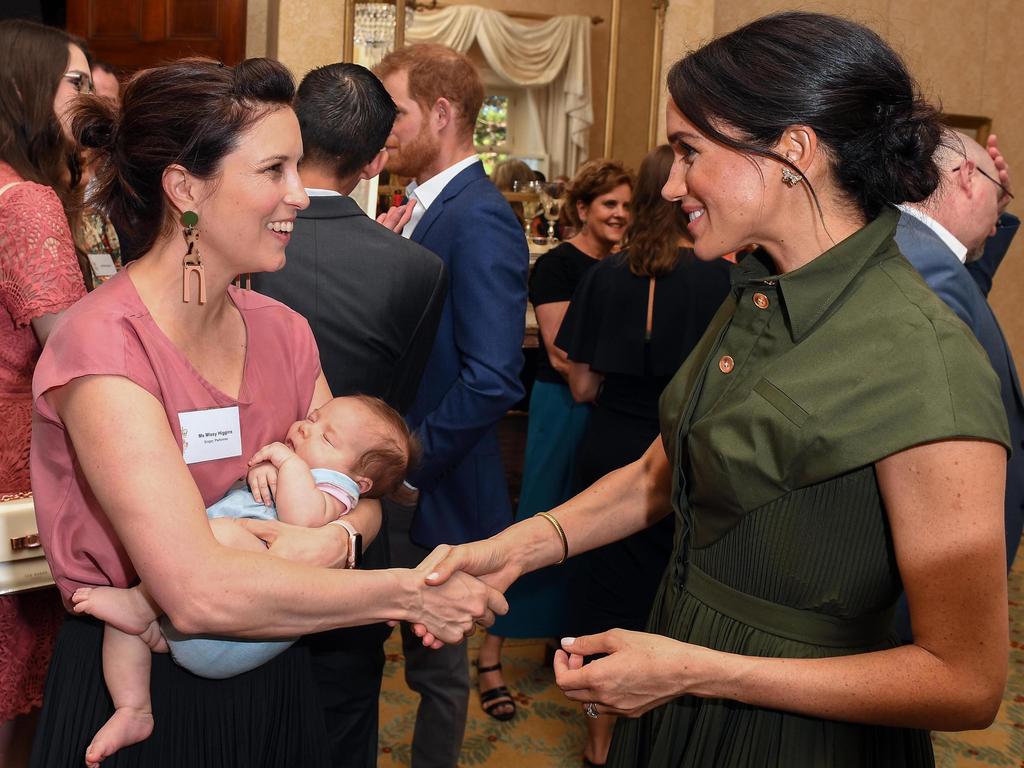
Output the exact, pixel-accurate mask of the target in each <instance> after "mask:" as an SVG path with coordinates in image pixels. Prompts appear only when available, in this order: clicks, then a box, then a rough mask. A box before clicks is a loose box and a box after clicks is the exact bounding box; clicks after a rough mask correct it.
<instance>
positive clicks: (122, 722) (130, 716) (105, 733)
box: [85, 707, 153, 768]
mask: <svg viewBox="0 0 1024 768" xmlns="http://www.w3.org/2000/svg"><path fill="white" fill-rule="evenodd" d="M152 733H153V713H152V712H148V711H143V710H141V709H132V708H130V707H120V708H119V709H115V710H114V714H113V715H111V716H110V719H109V720H107V722H106V723H105V724H104V726H103V727H102V728H100V729H99V731H98V732H97V733H96V735H95V736H94V737H93V740H92V744H90V745H89V746H88V747H86V749H85V764H86V765H87V766H88V768H97V766H98V765H99V764H100V763H101V762H103V760H105V759H106V758H108V757H110V756H111V755H112V754H114V753H115V752H117V750H119V749H121V748H122V747H127V746H130V745H132V744H138V743H139V742H140V741H144V740H145V739H148V738H149V736H150V734H152Z"/></svg>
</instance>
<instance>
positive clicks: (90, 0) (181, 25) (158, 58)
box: [67, 0, 246, 72]
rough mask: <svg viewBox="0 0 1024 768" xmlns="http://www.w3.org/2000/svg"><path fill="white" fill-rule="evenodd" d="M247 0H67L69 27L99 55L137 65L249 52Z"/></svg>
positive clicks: (234, 58) (226, 58)
mask: <svg viewBox="0 0 1024 768" xmlns="http://www.w3.org/2000/svg"><path fill="white" fill-rule="evenodd" d="M245 3H246V0H67V28H68V31H69V32H71V33H72V34H74V35H78V36H79V37H82V38H84V39H85V41H86V43H87V44H88V46H89V49H90V51H92V53H93V55H94V56H95V57H96V58H97V59H101V60H103V61H106V62H109V63H110V64H113V65H114V66H115V67H119V68H121V69H123V70H125V71H128V72H130V71H134V70H136V69H142V68H144V67H150V66H153V65H154V64H160V63H162V62H165V61H169V60H171V59H177V58H180V57H182V56H210V57H212V58H215V59H217V60H219V61H223V62H224V63H225V64H231V65H233V64H237V63H238V62H239V61H241V60H242V59H243V58H245Z"/></svg>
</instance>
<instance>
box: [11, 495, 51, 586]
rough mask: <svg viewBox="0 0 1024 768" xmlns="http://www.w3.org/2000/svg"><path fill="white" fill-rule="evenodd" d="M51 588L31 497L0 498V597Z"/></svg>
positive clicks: (48, 570)
mask: <svg viewBox="0 0 1024 768" xmlns="http://www.w3.org/2000/svg"><path fill="white" fill-rule="evenodd" d="M51 584H53V576H52V575H50V566H49V565H48V564H47V562H46V557H45V556H44V555H43V547H42V544H40V542H39V528H38V527H37V526H36V513H35V508H34V507H33V506H32V494H30V493H16V494H2V495H0V595H9V594H12V593H14V592H26V591H28V590H30V589H39V588H40V587H46V586H49V585H51Z"/></svg>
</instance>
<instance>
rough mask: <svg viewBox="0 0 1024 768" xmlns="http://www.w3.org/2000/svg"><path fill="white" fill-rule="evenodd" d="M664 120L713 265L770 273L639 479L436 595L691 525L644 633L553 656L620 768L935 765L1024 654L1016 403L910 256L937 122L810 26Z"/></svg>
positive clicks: (693, 222)
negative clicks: (903, 215)
mask: <svg viewBox="0 0 1024 768" xmlns="http://www.w3.org/2000/svg"><path fill="white" fill-rule="evenodd" d="M669 90H670V92H671V96H672V99H671V101H670V103H669V106H668V115H667V127H668V133H669V143H670V144H671V145H672V146H673V148H674V150H675V153H676V163H675V165H674V166H673V172H672V175H671V176H670V178H669V181H668V183H667V184H666V185H665V188H664V190H663V194H664V195H665V197H667V198H669V199H673V200H677V201H678V202H679V205H681V207H682V209H683V210H684V211H685V212H686V213H687V214H688V216H689V219H690V224H689V230H690V234H691V235H692V237H693V239H694V243H695V252H696V254H697V256H698V257H699V258H702V259H712V258H715V257H718V256H720V255H722V254H724V253H727V252H729V251H735V250H738V249H740V248H742V247H743V246H746V245H748V244H751V243H756V244H757V245H758V246H760V247H759V248H758V249H757V250H756V251H755V252H753V253H751V254H749V255H748V256H746V257H745V258H744V259H743V260H742V261H741V262H740V264H739V265H737V267H736V268H735V270H734V274H733V290H732V293H731V294H730V296H729V297H728V298H727V299H726V301H725V303H724V304H723V305H722V307H721V309H720V310H719V312H718V314H717V316H716V317H715V319H714V320H713V321H712V323H711V326H710V327H709V329H708V332H707V334H706V335H705V336H704V338H703V339H702V340H701V342H700V343H699V344H698V346H697V348H696V349H695V350H694V352H693V354H692V355H691V356H690V357H689V358H688V360H687V361H686V362H685V363H684V364H683V367H682V368H681V369H680V371H679V372H678V374H677V375H676V377H675V378H674V380H673V381H672V383H671V384H670V385H669V386H668V388H667V389H666V390H665V394H664V395H663V396H662V400H661V425H662V434H661V438H660V439H658V440H656V441H655V442H654V444H653V445H652V446H651V447H650V449H649V450H648V451H647V453H646V454H645V455H644V456H643V457H642V458H641V459H640V460H639V461H637V462H636V463H634V464H631V465H629V466H627V467H624V468H623V469H621V470H618V471H616V472H613V473H611V474H609V475H607V476H606V477H604V478H603V479H602V480H600V481H599V482H597V483H596V484H595V485H593V486H592V487H591V488H589V489H588V490H586V491H584V492H583V493H581V494H580V495H579V496H577V497H576V498H574V499H572V500H570V501H568V502H567V503H565V504H563V505H562V506H560V507H557V508H556V509H554V510H552V512H551V513H550V515H548V516H547V517H545V518H541V517H536V518H534V519H532V520H527V521H524V522H521V523H518V524H517V525H515V526H512V527H511V528H509V529H506V530H505V531H504V532H503V533H501V534H499V535H498V536H496V537H494V538H492V539H489V540H487V541H485V542H478V543H474V544H469V545H464V546H462V547H458V548H455V550H453V552H452V553H450V554H449V556H448V558H447V559H446V560H445V561H444V562H442V563H441V565H440V566H439V567H438V568H437V573H436V574H435V575H434V576H433V580H434V581H436V582H440V581H443V580H444V579H445V578H446V577H447V575H448V574H449V573H451V572H452V571H453V570H454V569H460V570H465V571H468V572H470V573H474V574H478V575H485V578H486V579H487V580H489V581H490V582H492V583H494V584H497V585H499V586H503V585H505V584H508V583H510V582H511V581H512V580H514V579H515V578H516V577H518V575H519V574H521V573H523V572H526V571H531V570H534V569H535V568H538V567H541V566H545V565H549V564H551V563H553V562H559V561H560V560H561V559H563V557H564V556H566V555H574V554H577V553H579V552H583V551H586V550H589V549H593V548H595V547H597V546H600V545H602V544H605V543H607V542H609V541H613V540H616V539H620V538H623V537H624V536H626V535H628V534H630V533H632V532H634V531H636V530H639V529H641V528H643V527H645V526H649V525H651V524H652V523H653V522H655V521H656V520H658V519H660V518H662V517H663V516H665V515H666V514H669V513H670V512H672V511H674V513H675V515H676V521H677V526H676V527H677V534H676V544H675V553H674V556H673V559H672V560H671V562H670V564H669V567H668V569H667V571H666V573H665V577H664V579H663V581H662V585H661V588H660V591H659V594H658V597H657V598H656V599H655V604H654V608H653V610H652V614H651V617H650V621H649V624H648V628H649V632H647V633H640V632H626V631H623V630H612V631H610V632H604V633H601V634H599V635H591V636H588V637H579V638H565V639H563V641H562V645H563V648H564V652H561V651H560V652H559V653H558V654H556V659H555V675H556V679H557V682H558V684H559V686H561V687H562V688H563V690H564V691H565V692H566V695H567V696H568V697H569V698H570V699H574V700H577V701H581V702H586V703H587V709H588V710H589V711H590V712H592V713H605V712H608V713H614V714H619V715H625V716H627V717H629V718H632V719H630V720H620V722H619V726H618V727H617V729H616V732H615V738H614V740H613V744H612V750H611V754H610V756H609V764H610V765H615V766H619V767H620V768H626V767H627V766H628V767H630V768H631V767H632V766H650V767H651V768H654V767H655V766H657V767H658V768H661V767H662V766H715V767H716V768H717V767H719V766H758V767H759V768H760V766H780V767H782V766H784V767H786V768H790V767H792V766H886V768H890V767H894V766H927V765H932V764H933V762H934V758H933V756H932V751H931V746H930V742H929V737H928V730H929V729H936V730H956V729H964V728H982V727H985V726H986V725H987V724H988V723H989V722H990V721H991V720H992V718H993V717H994V715H995V713H996V711H997V709H998V707H999V703H1000V700H1001V696H1002V691H1003V687H1004V684H1005V678H1006V668H1007V652H1008V639H1007V603H1006V577H1005V571H1004V569H1005V559H1004V558H1005V555H1004V544H1003V535H1004V534H1003V523H1002V505H1003V501H1002V500H1003V484H1004V481H1005V467H1006V447H1005V446H1006V443H1007V441H1008V436H1007V427H1006V418H1005V414H1004V412H1003V410H1002V407H1001V405H1000V400H999V392H998V382H997V381H996V379H995V376H994V374H993V372H992V370H991V368H990V367H989V366H988V365H987V364H986V362H985V359H984V355H983V352H982V351H981V348H980V347H979V346H978V345H977V343H976V342H975V341H974V339H973V338H971V337H970V335H969V332H968V331H967V329H966V328H965V327H964V326H963V325H962V324H961V323H959V322H958V321H957V320H956V318H955V317H954V316H953V315H952V313H950V312H949V311H948V310H947V308H946V307H945V306H944V305H943V304H942V303H941V302H940V301H939V300H938V299H937V298H936V297H935V296H934V295H933V294H932V293H931V291H929V289H928V288H927V287H926V286H925V284H924V283H923V282H922V281H921V279H920V278H919V277H918V275H917V273H916V272H915V271H914V269H913V268H912V267H911V266H910V265H909V263H908V262H907V261H906V260H905V259H904V258H903V257H902V255H901V254H900V253H899V251H898V249H897V248H896V246H895V245H894V243H893V233H894V230H895V227H896V223H897V220H898V214H897V213H896V212H895V211H894V209H893V208H892V205H893V204H895V203H900V202H905V201H919V200H922V199H924V198H926V197H927V196H928V195H930V194H931V193H932V191H933V190H934V189H935V188H936V186H937V184H938V181H939V178H940V177H939V174H940V173H942V172H943V171H941V170H940V169H939V168H938V167H937V166H936V164H935V162H934V161H933V158H932V155H933V153H934V150H935V148H936V146H937V145H938V143H939V142H940V140H941V134H940V127H939V125H938V124H937V121H936V113H935V110H934V109H933V108H931V107H930V106H929V105H928V104H926V103H924V102H923V101H921V100H920V98H919V97H918V96H917V94H916V91H915V88H914V84H913V81H912V80H911V78H910V76H909V75H908V73H907V71H906V69H905V67H904V65H903V63H902V62H901V61H900V59H899V57H897V56H896V54H895V53H893V52H892V50H891V49H890V48H889V47H888V46H887V45H886V44H885V43H884V42H883V41H882V40H881V39H880V38H878V37H877V36H876V35H875V34H874V33H872V32H871V31H869V30H867V29H866V28H864V27H862V26H859V25H857V24H854V23H852V22H849V21H846V20H843V19H838V18H834V17H829V16H823V15H819V14H807V13H786V14H779V15H776V16H772V17H767V18H765V19H760V20H758V21H755V22H753V23H751V24H749V25H747V27H745V28H741V29H739V30H737V31H736V32H733V33H731V34H729V35H726V36H725V37H722V38H720V39H718V40H715V41H712V42H711V43H709V44H708V45H707V46H705V47H704V48H702V49H700V50H698V51H696V52H694V53H692V54H690V55H689V56H687V57H686V58H684V59H683V60H682V61H680V62H679V63H677V64H676V65H675V67H674V68H673V69H672V71H671V73H670V75H669ZM901 590H905V591H906V593H907V596H908V598H909V603H910V611H911V618H912V622H913V626H914V637H915V643H914V644H913V645H906V646H902V647H897V644H896V642H895V640H894V637H893V635H892V633H891V629H890V626H891V621H892V608H893V605H894V604H895V602H896V599H897V597H898V595H899V594H900V592H901ZM427 639H428V640H429V639H430V638H429V637H428V638H427ZM593 654H607V655H606V656H604V657H603V658H600V659H598V660H597V661H594V662H592V663H590V664H588V665H586V666H583V664H582V659H583V657H584V656H590V655H593Z"/></svg>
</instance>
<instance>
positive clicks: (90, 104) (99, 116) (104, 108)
mask: <svg viewBox="0 0 1024 768" xmlns="http://www.w3.org/2000/svg"><path fill="white" fill-rule="evenodd" d="M73 109H74V111H73V112H72V117H71V133H72V135H74V137H75V140H76V141H77V142H78V144H79V146H82V147H84V148H86V149H93V150H97V151H100V152H110V151H112V150H113V148H114V144H115V143H116V141H117V124H118V119H119V116H118V113H117V107H116V105H115V104H114V103H113V102H112V101H110V99H105V98H102V97H100V96H83V97H82V98H80V99H78V102H77V104H76V105H75V106H74V108H73Z"/></svg>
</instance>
